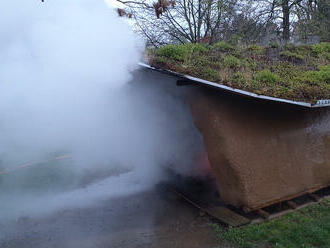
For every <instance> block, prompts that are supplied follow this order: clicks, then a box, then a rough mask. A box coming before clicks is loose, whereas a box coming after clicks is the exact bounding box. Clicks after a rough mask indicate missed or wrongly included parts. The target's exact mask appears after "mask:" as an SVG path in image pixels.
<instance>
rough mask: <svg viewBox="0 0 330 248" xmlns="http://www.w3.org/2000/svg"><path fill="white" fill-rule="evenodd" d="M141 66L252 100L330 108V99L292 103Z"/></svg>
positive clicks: (145, 65)
mask: <svg viewBox="0 0 330 248" xmlns="http://www.w3.org/2000/svg"><path fill="white" fill-rule="evenodd" d="M139 65H140V66H142V67H144V68H147V69H150V70H154V71H158V72H161V73H165V74H168V75H172V76H176V77H180V78H183V79H187V80H189V81H193V82H196V83H199V84H202V85H206V86H211V87H214V88H219V89H221V90H225V91H229V92H232V93H234V94H238V95H243V96H248V97H252V98H257V99H263V100H267V101H274V102H282V103H287V104H294V105H299V106H303V107H308V108H320V107H329V106H330V99H325V100H318V101H317V102H316V104H311V103H307V102H297V101H292V100H287V99H282V98H277V97H271V96H265V95H258V94H255V93H252V92H248V91H245V90H240V89H235V88H232V87H229V86H226V85H223V84H218V83H214V82H211V81H208V80H204V79H200V78H196V77H192V76H189V75H184V74H180V73H177V72H174V71H170V70H165V69H160V68H156V67H153V66H150V65H148V64H145V63H142V62H141V63H139Z"/></svg>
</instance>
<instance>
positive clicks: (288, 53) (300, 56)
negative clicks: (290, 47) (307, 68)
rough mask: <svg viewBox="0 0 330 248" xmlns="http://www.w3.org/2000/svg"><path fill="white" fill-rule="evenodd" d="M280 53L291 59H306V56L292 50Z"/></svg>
mask: <svg viewBox="0 0 330 248" xmlns="http://www.w3.org/2000/svg"><path fill="white" fill-rule="evenodd" d="M280 55H281V56H283V57H285V58H287V59H290V60H304V56H302V55H300V54H297V53H293V52H290V51H283V52H281V53H280Z"/></svg>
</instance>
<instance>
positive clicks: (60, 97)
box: [0, 0, 201, 219]
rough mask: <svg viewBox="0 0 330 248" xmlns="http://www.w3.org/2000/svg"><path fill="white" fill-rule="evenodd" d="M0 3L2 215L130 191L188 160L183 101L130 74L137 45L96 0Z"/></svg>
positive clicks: (195, 138)
mask: <svg viewBox="0 0 330 248" xmlns="http://www.w3.org/2000/svg"><path fill="white" fill-rule="evenodd" d="M0 8H1V9H2V15H1V16H0V34H1V39H0V60H1V67H0V137H1V140H0V171H1V172H2V173H3V174H2V175H1V174H0V193H1V194H0V195H1V196H0V200H1V202H2V210H1V213H0V219H3V218H5V216H6V218H11V217H18V216H22V215H30V214H33V213H46V212H49V211H54V210H56V209H59V208H61V207H63V206H73V205H82V204H90V203H92V202H94V201H95V200H97V199H103V198H105V197H109V196H114V195H116V196H117V195H120V194H129V193H134V192H136V191H139V190H143V189H145V188H147V187H150V186H151V185H153V184H154V183H156V182H157V181H158V180H159V178H160V169H159V168H160V167H161V166H163V165H170V166H173V165H182V168H183V169H182V171H184V170H185V169H184V168H186V167H187V166H188V164H189V163H191V162H192V161H193V160H194V158H193V157H189V156H188V154H193V153H194V152H195V151H198V150H199V149H200V145H201V139H200V136H199V134H198V132H197V131H196V130H195V129H194V127H193V125H192V124H191V123H192V121H191V120H190V119H189V118H190V116H189V115H188V114H187V113H188V110H187V108H186V107H185V106H184V104H183V103H181V102H180V101H179V100H178V99H179V97H178V95H173V93H172V91H171V90H170V89H168V86H164V87H165V91H164V89H161V87H160V88H157V87H156V86H155V85H153V86H152V87H151V86H150V84H149V85H147V83H146V82H147V81H148V80H149V81H150V80H151V81H152V80H158V83H161V82H159V81H161V80H160V79H157V78H152V77H151V76H150V75H145V74H143V73H142V74H143V76H138V75H135V76H134V77H133V75H132V71H134V70H135V69H136V68H137V63H138V61H139V60H140V58H141V51H142V49H141V47H143V44H142V43H141V42H140V41H139V40H138V39H137V38H136V37H135V35H134V34H133V33H132V31H131V29H130V26H129V25H128V24H127V22H126V21H125V20H124V19H120V18H118V17H117V16H116V13H115V11H114V10H112V9H109V8H108V7H107V6H106V4H105V3H104V2H103V1H101V0H100V1H96V0H79V1H76V0H56V1H52V0H49V1H45V2H44V3H41V2H40V1H36V0H25V1H21V0H11V1H1V2H0ZM163 85H166V83H165V82H163ZM166 87H167V88H166ZM164 92H165V93H164ZM187 120H188V121H187ZM188 136H191V137H192V138H187V137H188ZM183 140H185V142H183ZM181 154H184V155H185V156H182V155H181ZM63 155H65V157H64V158H66V159H58V160H54V158H56V157H57V158H59V157H60V158H61V156H63ZM68 158H69V159H68ZM40 161H42V162H40ZM45 161H46V162H45ZM27 162H30V163H29V164H26V163H27ZM31 164H32V165H33V166H27V167H26V165H31ZM25 167H26V168H25ZM17 168H19V169H17Z"/></svg>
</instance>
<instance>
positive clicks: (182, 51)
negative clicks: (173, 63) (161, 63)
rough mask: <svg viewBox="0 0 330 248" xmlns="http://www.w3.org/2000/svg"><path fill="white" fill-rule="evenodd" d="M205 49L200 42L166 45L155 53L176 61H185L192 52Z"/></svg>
mask: <svg viewBox="0 0 330 248" xmlns="http://www.w3.org/2000/svg"><path fill="white" fill-rule="evenodd" d="M205 51H207V48H205V47H204V46H202V45H200V44H191V43H187V44H183V45H166V46H163V47H160V48H159V49H158V50H157V52H156V53H157V55H158V56H162V57H166V58H169V59H173V60H177V61H185V60H186V59H187V57H188V56H189V55H191V54H193V53H200V52H205Z"/></svg>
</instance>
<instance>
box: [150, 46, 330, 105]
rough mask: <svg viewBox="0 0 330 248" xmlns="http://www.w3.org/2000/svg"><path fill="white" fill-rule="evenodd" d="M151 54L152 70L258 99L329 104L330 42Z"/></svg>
mask: <svg viewBox="0 0 330 248" xmlns="http://www.w3.org/2000/svg"><path fill="white" fill-rule="evenodd" d="M147 53H148V54H147V55H148V59H149V63H150V64H151V65H152V66H155V67H158V68H163V69H169V70H172V71H176V72H179V73H183V74H188V75H191V76H195V77H199V78H202V79H206V80H209V81H212V82H216V83H219V84H224V85H227V86H230V87H233V88H237V89H242V90H246V91H250V92H253V93H256V94H260V95H267V96H273V97H279V98H284V99H290V100H295V101H305V102H311V103H314V102H315V101H316V100H320V99H330V43H329V42H323V43H320V44H316V45H311V46H307V45H301V46H294V45H291V44H288V45H285V46H281V47H279V46H276V45H273V46H269V47H262V46H258V45H250V46H247V47H233V46H231V45H229V44H227V43H225V42H219V43H216V44H215V45H213V46H210V45H201V44H184V45H166V46H163V47H160V48H158V49H154V50H149V51H148V52H147Z"/></svg>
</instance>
